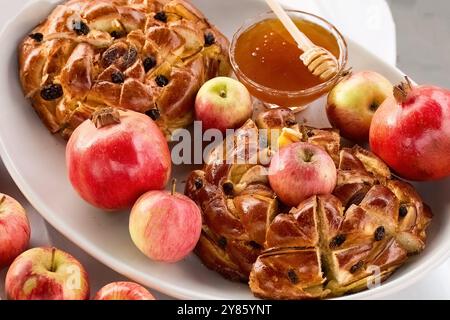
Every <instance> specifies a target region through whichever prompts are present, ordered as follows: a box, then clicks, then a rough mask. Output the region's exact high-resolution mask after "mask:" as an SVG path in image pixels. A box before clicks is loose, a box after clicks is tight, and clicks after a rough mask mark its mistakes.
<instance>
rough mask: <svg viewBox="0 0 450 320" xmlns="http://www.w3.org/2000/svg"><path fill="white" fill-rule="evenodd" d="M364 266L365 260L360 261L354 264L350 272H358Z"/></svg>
mask: <svg viewBox="0 0 450 320" xmlns="http://www.w3.org/2000/svg"><path fill="white" fill-rule="evenodd" d="M363 266H364V262H363V261H359V262H358V263H357V264H355V265H353V266H352V267H351V268H350V273H356V272H357V271H358V270H359V269H361V268H362V267H363Z"/></svg>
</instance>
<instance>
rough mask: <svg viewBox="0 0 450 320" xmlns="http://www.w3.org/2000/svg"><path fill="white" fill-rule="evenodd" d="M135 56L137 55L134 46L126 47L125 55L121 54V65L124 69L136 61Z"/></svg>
mask: <svg viewBox="0 0 450 320" xmlns="http://www.w3.org/2000/svg"><path fill="white" fill-rule="evenodd" d="M137 57H138V52H137V50H136V48H134V47H130V48H129V49H128V51H127V53H125V55H124V56H123V62H122V66H123V67H124V68H125V69H126V68H129V67H131V66H132V65H133V64H134V63H135V62H136V60H137Z"/></svg>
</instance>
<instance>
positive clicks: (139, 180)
mask: <svg viewBox="0 0 450 320" xmlns="http://www.w3.org/2000/svg"><path fill="white" fill-rule="evenodd" d="M66 163H67V169H68V173H69V179H70V182H71V183H72V185H73V187H74V188H75V190H76V191H77V192H78V193H79V195H80V196H81V197H82V198H83V199H84V200H86V201H87V202H89V203H90V204H92V205H93V206H95V207H98V208H101V209H105V210H118V209H124V208H127V207H131V206H132V205H133V204H134V202H135V201H136V200H137V199H138V198H139V197H140V196H141V195H142V194H144V193H145V192H147V191H150V190H160V189H163V188H164V187H165V186H166V184H167V182H168V179H169V177H170V173H171V158H170V151H169V147H168V145H167V142H166V139H165V138H164V136H163V134H162V132H161V131H160V129H159V128H158V126H157V125H156V124H155V123H154V122H153V120H151V119H150V118H149V117H147V116H146V115H144V114H141V113H137V112H133V111H121V110H117V109H113V108H105V109H102V110H100V111H98V112H96V113H95V114H94V115H93V117H92V120H86V121H85V122H84V123H82V124H81V125H80V126H79V127H78V128H77V129H76V130H75V131H74V133H73V134H72V136H71V138H70V140H69V143H68V144H67V150H66Z"/></svg>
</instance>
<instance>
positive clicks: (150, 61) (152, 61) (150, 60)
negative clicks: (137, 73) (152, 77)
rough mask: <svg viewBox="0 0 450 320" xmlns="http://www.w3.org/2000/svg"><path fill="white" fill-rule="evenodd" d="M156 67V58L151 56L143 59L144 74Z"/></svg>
mask: <svg viewBox="0 0 450 320" xmlns="http://www.w3.org/2000/svg"><path fill="white" fill-rule="evenodd" d="M155 66H156V58H155V57H153V56H151V57H147V58H145V59H144V70H145V72H149V71H150V70H151V69H153V68H154V67H155Z"/></svg>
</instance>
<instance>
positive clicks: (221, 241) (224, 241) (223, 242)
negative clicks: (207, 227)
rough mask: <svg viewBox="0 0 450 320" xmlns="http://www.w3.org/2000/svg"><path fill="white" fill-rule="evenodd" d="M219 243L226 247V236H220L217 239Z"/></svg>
mask: <svg viewBox="0 0 450 320" xmlns="http://www.w3.org/2000/svg"><path fill="white" fill-rule="evenodd" d="M217 244H218V245H219V247H220V248H222V249H225V248H226V247H227V244H228V241H227V239H226V238H225V237H220V238H219V240H218V241H217Z"/></svg>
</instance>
